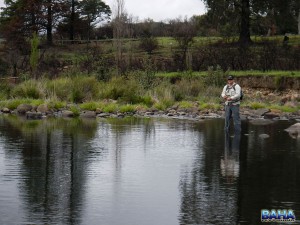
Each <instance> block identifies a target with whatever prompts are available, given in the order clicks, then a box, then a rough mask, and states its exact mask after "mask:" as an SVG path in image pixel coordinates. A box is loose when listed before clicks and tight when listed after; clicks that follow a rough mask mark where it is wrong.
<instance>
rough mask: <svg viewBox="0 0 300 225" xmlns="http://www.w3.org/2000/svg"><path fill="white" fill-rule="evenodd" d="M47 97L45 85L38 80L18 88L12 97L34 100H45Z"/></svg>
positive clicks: (13, 91)
mask: <svg viewBox="0 0 300 225" xmlns="http://www.w3.org/2000/svg"><path fill="white" fill-rule="evenodd" d="M44 95H45V88H44V84H43V82H41V81H37V80H28V81H25V82H23V83H21V84H19V85H17V86H15V87H14V88H13V89H12V91H11V96H12V97H16V98H17V97H19V98H32V99H38V98H43V97H44Z"/></svg>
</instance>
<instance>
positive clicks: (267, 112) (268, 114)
mask: <svg viewBox="0 0 300 225" xmlns="http://www.w3.org/2000/svg"><path fill="white" fill-rule="evenodd" d="M70 107H76V108H77V110H78V112H77V113H75V112H73V111H71V110H70ZM240 113H241V119H242V120H257V119H265V120H296V121H300V110H299V111H297V112H294V113H286V112H281V111H279V110H271V109H267V108H260V109H250V108H248V107H241V109H240ZM1 114H16V115H21V116H25V117H26V118H27V119H43V118H47V117H66V118H72V117H80V118H90V119H93V118H97V117H98V118H124V117H128V116H139V117H165V118H175V119H190V120H203V119H216V118H224V115H225V113H224V110H211V109H204V110H200V109H199V108H198V107H192V108H187V109H182V108H178V106H176V105H175V106H173V107H171V108H168V109H166V110H164V111H160V110H157V109H148V110H144V109H137V110H136V111H134V112H124V113H121V112H111V113H108V112H103V111H102V110H101V109H96V110H95V111H87V110H81V109H80V108H79V107H78V106H77V105H75V104H72V105H71V106H70V105H69V106H67V107H66V108H62V109H59V110H54V109H49V108H48V106H47V104H41V105H39V106H38V107H35V106H32V105H30V104H21V105H19V106H18V107H17V108H16V109H15V110H9V109H8V108H3V109H1Z"/></svg>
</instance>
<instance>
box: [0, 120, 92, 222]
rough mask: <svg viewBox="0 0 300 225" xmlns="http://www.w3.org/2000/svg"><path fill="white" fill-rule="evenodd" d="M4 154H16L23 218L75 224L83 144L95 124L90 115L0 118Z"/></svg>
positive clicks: (80, 193)
mask: <svg viewBox="0 0 300 225" xmlns="http://www.w3.org/2000/svg"><path fill="white" fill-rule="evenodd" d="M0 122H1V124H2V126H4V129H1V131H0V133H1V135H2V136H3V137H4V138H6V140H7V141H6V142H5V143H6V146H5V148H6V149H7V152H6V154H8V155H11V156H12V157H13V155H15V154H19V155H20V156H21V163H20V168H19V170H20V171H19V173H20V176H21V178H22V179H20V182H19V190H20V195H21V196H22V199H23V200H24V204H25V207H24V210H25V211H26V214H27V218H26V219H25V218H24V219H25V220H26V221H29V222H30V223H39V224H40V223H41V224H77V223H78V222H79V221H80V211H81V205H82V204H83V202H82V201H83V195H84V186H85V180H86V178H85V177H86V176H85V170H86V166H87V165H86V162H87V160H85V159H86V157H87V154H88V150H87V148H86V147H87V146H86V144H85V143H87V141H88V140H90V139H92V138H93V137H94V135H95V132H96V129H97V123H96V121H93V120H85V121H84V120H80V119H72V120H65V119H47V120H40V121H28V120H25V119H22V118H20V117H11V116H10V117H2V118H1V121H0Z"/></svg>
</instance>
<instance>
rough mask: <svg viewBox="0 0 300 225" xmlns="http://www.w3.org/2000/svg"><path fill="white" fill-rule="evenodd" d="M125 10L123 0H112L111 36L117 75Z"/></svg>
mask: <svg viewBox="0 0 300 225" xmlns="http://www.w3.org/2000/svg"><path fill="white" fill-rule="evenodd" d="M126 17H127V15H126V10H125V1H124V0H114V9H113V23H112V24H113V37H114V47H115V49H116V51H115V52H116V53H115V54H116V55H115V59H116V66H117V75H118V76H119V75H120V72H121V71H120V70H121V67H122V61H123V60H122V58H123V43H122V38H124V34H125V25H126V20H125V19H126Z"/></svg>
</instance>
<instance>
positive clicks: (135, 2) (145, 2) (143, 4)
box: [0, 0, 205, 21]
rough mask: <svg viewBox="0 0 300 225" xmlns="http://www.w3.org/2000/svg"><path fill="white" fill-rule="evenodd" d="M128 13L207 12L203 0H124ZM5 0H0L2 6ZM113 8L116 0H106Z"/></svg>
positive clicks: (164, 16) (170, 16) (161, 16)
mask: <svg viewBox="0 0 300 225" xmlns="http://www.w3.org/2000/svg"><path fill="white" fill-rule="evenodd" d="M124 1H125V9H126V11H127V12H128V14H130V15H132V16H133V17H138V18H139V19H140V20H142V19H145V18H151V19H153V20H155V21H161V20H167V19H174V18H177V17H179V16H181V17H184V16H187V17H191V16H193V15H201V14H203V13H204V12H205V7H204V4H203V2H202V1H201V0H124ZM3 2H4V0H0V6H1V7H2V6H3V5H4V4H3ZM104 2H106V4H108V5H109V6H110V7H111V8H112V7H113V2H114V0H104Z"/></svg>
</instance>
